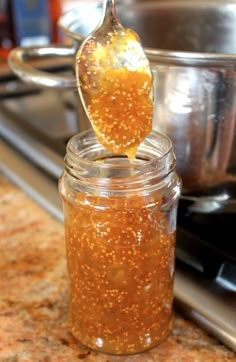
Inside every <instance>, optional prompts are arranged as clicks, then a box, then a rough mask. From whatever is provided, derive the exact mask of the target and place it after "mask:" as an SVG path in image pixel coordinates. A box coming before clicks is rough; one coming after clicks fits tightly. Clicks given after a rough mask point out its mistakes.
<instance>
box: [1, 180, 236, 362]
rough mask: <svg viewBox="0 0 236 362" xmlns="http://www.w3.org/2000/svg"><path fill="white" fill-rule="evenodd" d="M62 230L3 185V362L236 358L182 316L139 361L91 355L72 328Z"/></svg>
mask: <svg viewBox="0 0 236 362" xmlns="http://www.w3.org/2000/svg"><path fill="white" fill-rule="evenodd" d="M67 303H68V283H67V274H66V261H65V248H64V231H63V225H61V224H60V223H58V222H57V221H56V220H54V219H53V218H51V216H50V215H49V214H48V213H47V212H45V211H44V210H42V209H41V208H40V207H39V206H38V205H37V204H36V203H35V202H34V201H32V200H31V199H30V198H29V197H28V196H26V195H25V194H24V193H23V192H22V191H21V190H19V189H18V188H17V187H15V186H13V185H12V184H11V183H10V182H8V181H6V180H4V179H3V178H0V362H29V361H32V362H39V361H42V362H49V361H50V362H51V361H52V362H74V361H86V362H141V361H142V362H151V361H152V362H153V361H156V362H172V361H173V362H180V361H184V362H210V361H214V362H217V361H219V362H221V361H222V362H223V361H236V355H235V353H233V352H232V351H230V350H228V349H227V348H225V347H224V346H223V345H221V344H220V343H219V342H218V341H216V340H215V339H213V338H211V337H210V336H208V335H207V334H206V333H205V332H203V331H202V330H201V329H199V328H197V327H196V326H195V325H193V324H192V323H191V322H189V321H186V320H185V319H183V318H182V317H180V316H176V319H175V326H174V329H173V332H172V334H171V336H170V337H169V338H168V339H167V340H166V341H165V342H164V343H162V344H161V345H160V346H158V347H157V348H155V349H153V350H151V351H149V352H147V353H143V354H140V355H134V356H128V357H114V356H109V355H102V354H98V353H95V352H92V351H89V350H87V349H85V348H84V347H83V346H81V345H79V343H78V342H77V341H76V340H75V339H74V338H73V336H72V335H71V334H70V332H69V329H68V325H67Z"/></svg>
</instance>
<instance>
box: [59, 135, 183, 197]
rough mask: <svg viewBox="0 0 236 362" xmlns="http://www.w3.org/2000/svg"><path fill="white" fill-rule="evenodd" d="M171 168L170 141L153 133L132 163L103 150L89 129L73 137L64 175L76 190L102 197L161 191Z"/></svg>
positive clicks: (174, 161)
mask: <svg viewBox="0 0 236 362" xmlns="http://www.w3.org/2000/svg"><path fill="white" fill-rule="evenodd" d="M175 164H176V160H175V155H174V152H173V148H172V142H171V140H170V138H169V137H168V136H166V135H163V134H161V133H159V132H157V131H152V132H151V133H150V134H149V135H148V136H147V137H146V138H145V139H144V140H143V142H141V144H140V146H139V147H138V151H137V157H136V158H135V160H134V161H133V162H130V161H129V159H128V157H127V156H124V155H122V154H117V155H115V154H113V153H111V152H109V151H108V150H107V149H106V148H104V147H103V146H102V145H101V143H100V142H99V141H98V139H97V137H96V135H95V132H94V131H93V130H92V129H91V130H87V131H84V132H82V133H78V134H76V135H74V136H73V137H72V138H71V139H70V140H69V142H68V144H67V153H66V156H65V168H66V171H67V173H68V174H69V175H70V176H72V179H73V182H74V183H75V184H77V185H78V187H79V188H82V189H84V190H85V189H86V190H88V189H89V190H90V191H91V190H92V189H95V188H96V189H97V191H98V192H105V193H106V192H111V191H117V189H119V190H120V191H121V192H122V190H126V191H127V190H128V189H129V190H145V192H146V191H147V190H149V191H150V188H153V189H154V188H159V187H162V184H163V182H164V183H166V182H167V181H166V179H167V178H168V176H169V175H170V177H171V174H172V173H173V171H174V170H175Z"/></svg>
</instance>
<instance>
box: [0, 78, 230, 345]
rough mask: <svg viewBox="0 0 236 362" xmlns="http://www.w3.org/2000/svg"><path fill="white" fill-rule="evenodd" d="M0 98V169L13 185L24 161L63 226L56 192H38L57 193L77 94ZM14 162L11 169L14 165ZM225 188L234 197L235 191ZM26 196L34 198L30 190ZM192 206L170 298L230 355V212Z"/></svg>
mask: <svg viewBox="0 0 236 362" xmlns="http://www.w3.org/2000/svg"><path fill="white" fill-rule="evenodd" d="M0 99H1V103H0V135H1V136H2V137H3V139H4V141H3V143H2V154H3V162H2V165H1V168H2V170H3V171H4V172H5V173H7V174H8V175H10V177H12V175H13V174H14V170H13V168H14V167H15V174H17V176H16V177H15V178H14V177H13V178H14V180H15V181H16V180H18V181H19V179H20V177H19V175H20V173H21V169H20V168H19V167H18V166H19V163H20V162H22V165H23V164H24V163H25V162H28V163H29V164H30V166H31V170H34V171H35V174H37V178H38V179H39V178H40V177H42V180H43V185H44V186H45V187H42V185H40V186H39V188H40V192H38V194H39V193H40V194H41V197H39V198H38V200H39V201H42V200H44V201H43V202H42V204H43V206H44V207H45V205H46V207H48V209H49V211H51V212H52V213H54V215H55V216H56V217H58V218H60V219H62V212H61V209H60V202H58V200H56V201H55V199H57V197H58V195H57V192H56V191H53V195H54V200H50V197H49V195H48V194H47V193H46V194H45V190H46V183H48V187H49V189H50V190H51V188H53V189H54V190H57V181H58V178H59V177H60V175H61V172H62V170H63V156H64V154H65V148H66V143H67V141H68V139H69V138H70V137H71V136H72V135H73V134H75V133H77V132H79V131H80V130H81V129H80V123H79V121H78V119H77V113H78V112H77V110H76V107H77V102H76V95H75V94H74V92H73V91H69V90H68V91H63V92H62V91H55V90H48V89H47V90H42V89H39V88H37V87H31V86H29V85H25V84H24V83H21V82H20V81H19V80H16V79H14V77H12V79H11V78H10V79H8V80H7V82H6V80H4V82H2V83H1V82H0ZM12 152H15V154H14V156H13V155H12ZM4 157H5V161H4ZM18 158H19V162H18V165H17V166H16V165H15V162H14V161H13V160H16V159H18ZM26 160H27V161H26ZM13 164H14V165H15V166H14V165H13ZM11 168H12V169H11ZM23 169H24V167H23V166H22V170H23ZM16 170H17V171H16ZM30 173H31V171H29V168H28V173H27V174H26V173H23V175H22V180H21V181H20V185H21V186H22V185H23V186H25V185H26V184H28V183H32V180H31V181H29V179H30V178H31V179H32V177H29V174H30ZM39 175H40V176H39ZM46 179H47V182H46ZM37 187H38V186H37ZM224 187H226V188H227V191H228V190H230V192H231V193H235V195H236V190H235V185H231V184H227V185H224ZM26 189H27V190H28V191H29V192H31V194H32V196H33V197H36V195H37V190H36V186H35V185H33V183H32V184H30V187H26ZM44 189H45V190H44ZM32 190H33V191H32ZM48 192H49V191H48ZM50 193H51V194H52V192H51V191H50ZM187 196H189V195H187ZM207 196H209V195H207ZM36 198H37V197H36ZM49 200H50V202H49ZM195 206H196V200H192V199H191V197H190V198H189V197H187V198H182V199H181V201H180V204H179V212H178V227H177V249H176V255H177V263H176V265H177V267H176V278H175V299H176V302H177V305H178V307H179V308H180V309H181V310H182V311H183V313H185V314H186V315H188V316H189V317H190V318H192V319H194V320H195V321H197V322H198V324H199V325H201V326H202V327H204V328H205V329H207V330H208V331H210V332H211V333H213V334H214V335H215V336H217V337H218V338H219V339H220V340H222V341H223V342H224V343H226V344H227V345H228V346H229V347H231V348H233V349H235V350H236V313H235V305H236V247H235V240H236V231H235V230H236V227H235V225H236V207H235V206H236V205H235V204H233V205H231V206H230V208H229V209H228V210H227V211H226V212H224V213H222V212H221V210H218V209H217V208H216V210H214V211H213V212H211V213H209V212H199V210H198V209H196V208H195Z"/></svg>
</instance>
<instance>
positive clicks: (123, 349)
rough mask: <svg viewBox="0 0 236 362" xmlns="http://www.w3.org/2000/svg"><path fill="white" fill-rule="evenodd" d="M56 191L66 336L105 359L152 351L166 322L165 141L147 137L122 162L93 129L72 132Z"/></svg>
mask: <svg viewBox="0 0 236 362" xmlns="http://www.w3.org/2000/svg"><path fill="white" fill-rule="evenodd" d="M60 193H61V195H62V199H63V206H64V216H65V234H66V250H67V264H68V274H69V282H70V325H71V331H72V333H73V335H74V336H75V337H76V338H78V340H79V341H80V342H81V343H83V344H84V345H86V346H88V347H90V348H92V349H95V350H99V351H102V352H107V353H112V354H132V353H137V352H141V351H144V350H147V349H150V348H152V347H154V346H156V345H157V344H158V343H160V342H161V341H162V340H164V339H165V337H166V336H167V335H168V334H169V332H170V331H171V328H172V321H173V308H172V302H173V275H174V257H175V229H176V210H177V204H178V199H179V194H180V181H179V179H178V177H177V175H176V173H175V157H174V154H173V150H172V145H171V142H170V140H169V139H168V138H167V137H165V136H163V135H161V134H160V133H157V132H152V133H151V134H150V135H149V136H148V137H147V138H146V139H145V140H144V141H143V142H142V144H141V145H140V147H139V149H138V153H137V157H136V160H135V161H134V162H133V163H130V162H129V161H128V159H127V158H126V157H123V156H122V155H112V154H111V153H109V152H108V151H107V150H105V149H104V148H103V147H102V146H101V145H100V144H99V143H98V141H97V139H96V137H95V136H94V133H93V131H86V132H84V133H82V134H78V135H76V136H74V137H73V138H72V139H71V140H70V141H69V143H68V146H67V154H66V158H65V172H64V173H63V175H62V177H61V180H60Z"/></svg>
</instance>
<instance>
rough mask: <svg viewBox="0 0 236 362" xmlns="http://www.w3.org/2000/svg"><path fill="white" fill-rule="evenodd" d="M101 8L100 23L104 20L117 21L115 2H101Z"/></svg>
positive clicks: (104, 0) (107, 0)
mask: <svg viewBox="0 0 236 362" xmlns="http://www.w3.org/2000/svg"><path fill="white" fill-rule="evenodd" d="M102 8H103V15H102V23H103V22H104V19H110V21H117V14H116V1H115V0H103V7H102Z"/></svg>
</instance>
